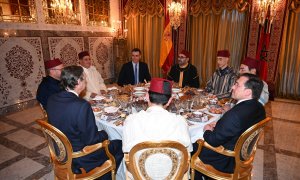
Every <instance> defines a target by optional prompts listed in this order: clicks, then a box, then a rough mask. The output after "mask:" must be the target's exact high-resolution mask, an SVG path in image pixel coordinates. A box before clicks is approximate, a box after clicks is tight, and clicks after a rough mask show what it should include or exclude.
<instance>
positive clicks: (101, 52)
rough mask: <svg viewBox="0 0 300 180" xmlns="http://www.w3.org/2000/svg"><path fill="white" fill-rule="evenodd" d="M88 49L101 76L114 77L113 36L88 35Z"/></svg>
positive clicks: (104, 77)
mask: <svg viewBox="0 0 300 180" xmlns="http://www.w3.org/2000/svg"><path fill="white" fill-rule="evenodd" d="M89 51H90V55H91V58H92V59H93V63H94V65H95V66H96V68H97V69H98V71H99V72H100V73H101V76H102V78H103V79H109V78H114V62H113V38H112V37H89Z"/></svg>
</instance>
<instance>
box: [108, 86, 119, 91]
mask: <svg viewBox="0 0 300 180" xmlns="http://www.w3.org/2000/svg"><path fill="white" fill-rule="evenodd" d="M107 90H108V91H111V90H118V88H117V87H115V86H113V87H110V88H107Z"/></svg>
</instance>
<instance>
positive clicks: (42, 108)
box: [39, 103, 48, 121]
mask: <svg viewBox="0 0 300 180" xmlns="http://www.w3.org/2000/svg"><path fill="white" fill-rule="evenodd" d="M39 104H40V108H41V110H42V112H43V115H44V119H45V120H47V121H48V114H47V111H46V110H45V109H44V107H43V105H42V104H41V103H39Z"/></svg>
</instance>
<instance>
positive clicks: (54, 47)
mask: <svg viewBox="0 0 300 180" xmlns="http://www.w3.org/2000/svg"><path fill="white" fill-rule="evenodd" d="M48 43H49V52H50V58H51V59H54V58H59V59H61V60H62V62H63V63H64V65H65V66H70V65H76V64H78V56H77V55H78V53H80V52H81V51H83V49H84V42H83V37H48Z"/></svg>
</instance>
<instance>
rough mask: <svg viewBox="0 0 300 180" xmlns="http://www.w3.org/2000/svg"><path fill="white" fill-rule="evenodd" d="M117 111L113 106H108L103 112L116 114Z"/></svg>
mask: <svg viewBox="0 0 300 180" xmlns="http://www.w3.org/2000/svg"><path fill="white" fill-rule="evenodd" d="M118 110H119V108H118V107H114V106H109V107H106V108H104V112H106V113H116V112H117V111H118Z"/></svg>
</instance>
